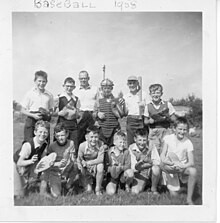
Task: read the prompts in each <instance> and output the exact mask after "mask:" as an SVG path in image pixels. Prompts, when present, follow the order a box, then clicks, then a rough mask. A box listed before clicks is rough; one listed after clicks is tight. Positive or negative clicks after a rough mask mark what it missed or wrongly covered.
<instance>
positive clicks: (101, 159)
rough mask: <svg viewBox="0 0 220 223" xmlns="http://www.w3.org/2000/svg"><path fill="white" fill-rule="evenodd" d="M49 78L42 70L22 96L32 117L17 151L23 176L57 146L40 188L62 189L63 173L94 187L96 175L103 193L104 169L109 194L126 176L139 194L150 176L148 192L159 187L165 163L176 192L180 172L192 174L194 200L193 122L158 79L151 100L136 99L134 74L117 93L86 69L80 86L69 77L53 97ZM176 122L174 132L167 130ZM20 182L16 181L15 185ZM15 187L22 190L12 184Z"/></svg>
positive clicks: (165, 176) (190, 189)
mask: <svg viewBox="0 0 220 223" xmlns="http://www.w3.org/2000/svg"><path fill="white" fill-rule="evenodd" d="M47 78H48V76H47V73H46V72H44V71H37V72H36V73H35V78H34V82H35V87H34V88H33V89H31V91H29V92H28V93H27V94H26V96H25V97H24V99H23V101H22V102H21V105H22V110H21V112H22V113H23V114H25V115H26V116H27V119H26V122H25V127H24V142H23V144H22V147H21V149H20V150H18V151H17V152H16V154H15V156H14V157H16V159H14V161H15V164H16V165H15V168H16V173H19V174H20V179H19V180H20V183H21V184H25V181H26V182H27V181H28V179H30V176H34V173H33V172H34V171H33V170H34V168H35V166H36V164H37V162H38V161H39V160H40V159H41V158H42V157H43V156H45V155H48V154H50V153H52V152H55V153H56V154H57V157H56V160H55V162H54V163H53V165H52V166H51V167H50V168H49V169H48V170H46V171H44V172H43V173H42V174H41V176H40V178H41V187H40V192H41V193H42V194H45V193H46V187H47V186H48V184H49V186H50V191H51V194H52V195H53V196H54V197H57V196H59V195H60V194H61V176H62V177H65V178H67V179H68V183H67V185H68V187H69V188H71V186H72V183H73V181H74V179H76V178H77V176H78V175H80V176H81V178H82V184H83V186H84V188H85V189H86V190H87V191H92V183H93V178H95V179H96V186H95V193H96V194H97V195H101V194H102V180H103V176H104V173H107V174H108V176H109V182H108V184H107V186H106V192H107V193H108V194H114V193H116V191H117V187H118V184H119V182H121V183H124V184H125V189H126V191H130V190H131V191H132V193H136V194H137V193H139V192H141V191H143V190H144V188H145V185H146V182H147V180H149V179H151V192H152V193H153V194H158V192H157V185H158V182H159V180H160V179H161V177H160V176H161V170H162V172H163V181H164V184H166V185H167V187H168V189H169V191H170V193H171V194H172V195H176V194H177V191H178V190H179V189H180V186H179V179H181V180H182V181H184V180H187V181H188V193H187V203H188V204H193V202H192V194H193V190H194V185H195V182H196V169H195V167H194V158H193V145H192V143H191V141H190V140H189V139H188V138H187V137H186V136H185V135H186V133H187V130H188V123H187V120H186V119H185V118H181V117H176V115H175V110H174V107H173V106H172V104H171V103H170V102H167V101H163V100H162V99H161V96H162V94H163V88H162V86H161V85H160V84H153V85H151V86H150V87H149V91H150V96H151V98H152V100H151V101H150V102H149V103H147V102H146V99H144V100H142V101H140V100H139V98H140V97H139V94H140V86H139V82H138V79H137V77H135V76H130V77H128V79H127V85H128V87H129V91H130V92H129V93H128V94H127V95H125V96H124V97H123V96H122V95H121V97H120V98H115V97H114V96H113V94H112V90H113V86H114V84H113V82H112V81H111V80H109V79H104V80H103V81H102V82H101V88H100V89H98V88H96V87H94V86H91V85H90V84H89V79H90V77H89V74H88V72H87V71H81V72H80V73H79V81H80V87H79V88H78V89H75V88H76V86H75V81H74V79H73V78H71V77H68V78H66V79H65V80H64V83H63V88H64V91H63V93H61V94H59V95H58V98H57V99H53V96H52V94H51V93H50V92H48V91H47V90H46V89H45V86H46V84H47ZM73 90H74V91H73ZM73 92H74V93H73ZM143 95H146V93H145V92H143ZM117 106H120V108H121V110H122V111H120V112H119V111H118V110H117ZM140 111H142V114H140ZM51 116H58V119H57V125H56V127H55V129H54V142H52V143H49V141H50V140H49V138H50V137H49V136H50V131H49V123H48V122H49V121H50V119H51ZM122 116H126V117H127V123H126V131H127V133H124V132H123V131H122V130H120V124H119V121H118V120H119V118H121V117H122ZM171 123H174V134H171V132H170V125H171ZM162 142H163V143H162ZM47 144H49V145H47ZM24 169H25V171H24ZM78 173H79V174H78ZM186 176H188V178H186ZM21 181H22V182H21ZM15 182H18V181H15ZM16 188H19V187H17V186H16V185H15V189H16ZM16 194H18V195H19V194H23V192H21V191H20V192H18V191H15V195H16Z"/></svg>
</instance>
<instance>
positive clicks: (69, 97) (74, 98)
mask: <svg viewBox="0 0 220 223" xmlns="http://www.w3.org/2000/svg"><path fill="white" fill-rule="evenodd" d="M59 97H66V98H67V99H68V100H70V99H71V98H72V99H73V100H76V97H75V95H74V94H72V96H69V95H68V94H67V93H66V92H65V91H64V92H63V93H61V94H60V95H59Z"/></svg>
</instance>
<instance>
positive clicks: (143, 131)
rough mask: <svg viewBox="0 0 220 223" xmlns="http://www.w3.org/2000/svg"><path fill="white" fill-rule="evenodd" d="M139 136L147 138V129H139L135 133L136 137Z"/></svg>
mask: <svg viewBox="0 0 220 223" xmlns="http://www.w3.org/2000/svg"><path fill="white" fill-rule="evenodd" d="M138 136H142V137H147V130H146V129H137V130H136V131H135V133H134V137H135V138H137V137H138Z"/></svg>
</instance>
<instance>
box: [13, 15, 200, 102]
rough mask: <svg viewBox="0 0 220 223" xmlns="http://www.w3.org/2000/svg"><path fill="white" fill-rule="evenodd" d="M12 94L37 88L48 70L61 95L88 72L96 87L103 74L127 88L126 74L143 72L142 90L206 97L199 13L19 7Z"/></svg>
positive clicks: (168, 95)
mask: <svg viewBox="0 0 220 223" xmlns="http://www.w3.org/2000/svg"><path fill="white" fill-rule="evenodd" d="M12 49H13V99H14V100H16V101H17V102H20V101H21V100H22V98H23V97H24V95H25V93H26V92H27V91H28V90H29V89H31V88H32V87H33V86H34V81H33V79H34V73H35V72H36V71H38V70H44V71H46V72H47V73H48V76H49V78H48V84H47V86H46V88H47V90H49V91H50V92H51V93H52V94H53V95H54V96H56V95H57V94H59V93H60V92H61V91H62V84H63V81H64V79H65V78H66V77H68V76H71V77H73V78H74V79H75V80H76V85H77V86H78V85H79V80H78V74H79V72H80V71H81V70H87V71H88V73H89V74H90V83H91V84H92V85H95V86H97V87H99V86H100V82H101V80H102V77H103V71H102V68H103V65H105V66H106V77H107V78H109V79H111V80H112V81H113V82H114V89H113V93H114V94H115V96H117V94H118V92H119V91H122V92H123V93H124V94H125V93H127V92H128V87H127V78H128V77H129V76H130V75H135V76H141V77H142V86H143V90H144V91H145V92H147V94H148V87H149V85H150V84H154V83H160V84H162V85H163V87H164V95H163V98H164V99H165V100H168V99H169V98H171V97H172V98H174V99H180V98H184V97H187V96H188V95H189V94H194V95H195V96H197V97H200V98H202V13H200V12H40V13H36V12H13V13H12Z"/></svg>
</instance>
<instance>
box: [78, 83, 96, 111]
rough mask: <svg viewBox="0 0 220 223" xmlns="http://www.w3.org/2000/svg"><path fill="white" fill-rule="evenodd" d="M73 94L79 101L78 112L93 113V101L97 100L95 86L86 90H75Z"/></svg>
mask: <svg viewBox="0 0 220 223" xmlns="http://www.w3.org/2000/svg"><path fill="white" fill-rule="evenodd" d="M74 94H75V95H76V96H77V97H78V98H79V100H80V105H81V107H80V110H82V111H93V110H94V105H95V101H96V99H97V94H98V88H97V87H95V86H91V85H90V86H89V87H88V88H86V89H85V88H81V87H79V88H77V89H75V90H74Z"/></svg>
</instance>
